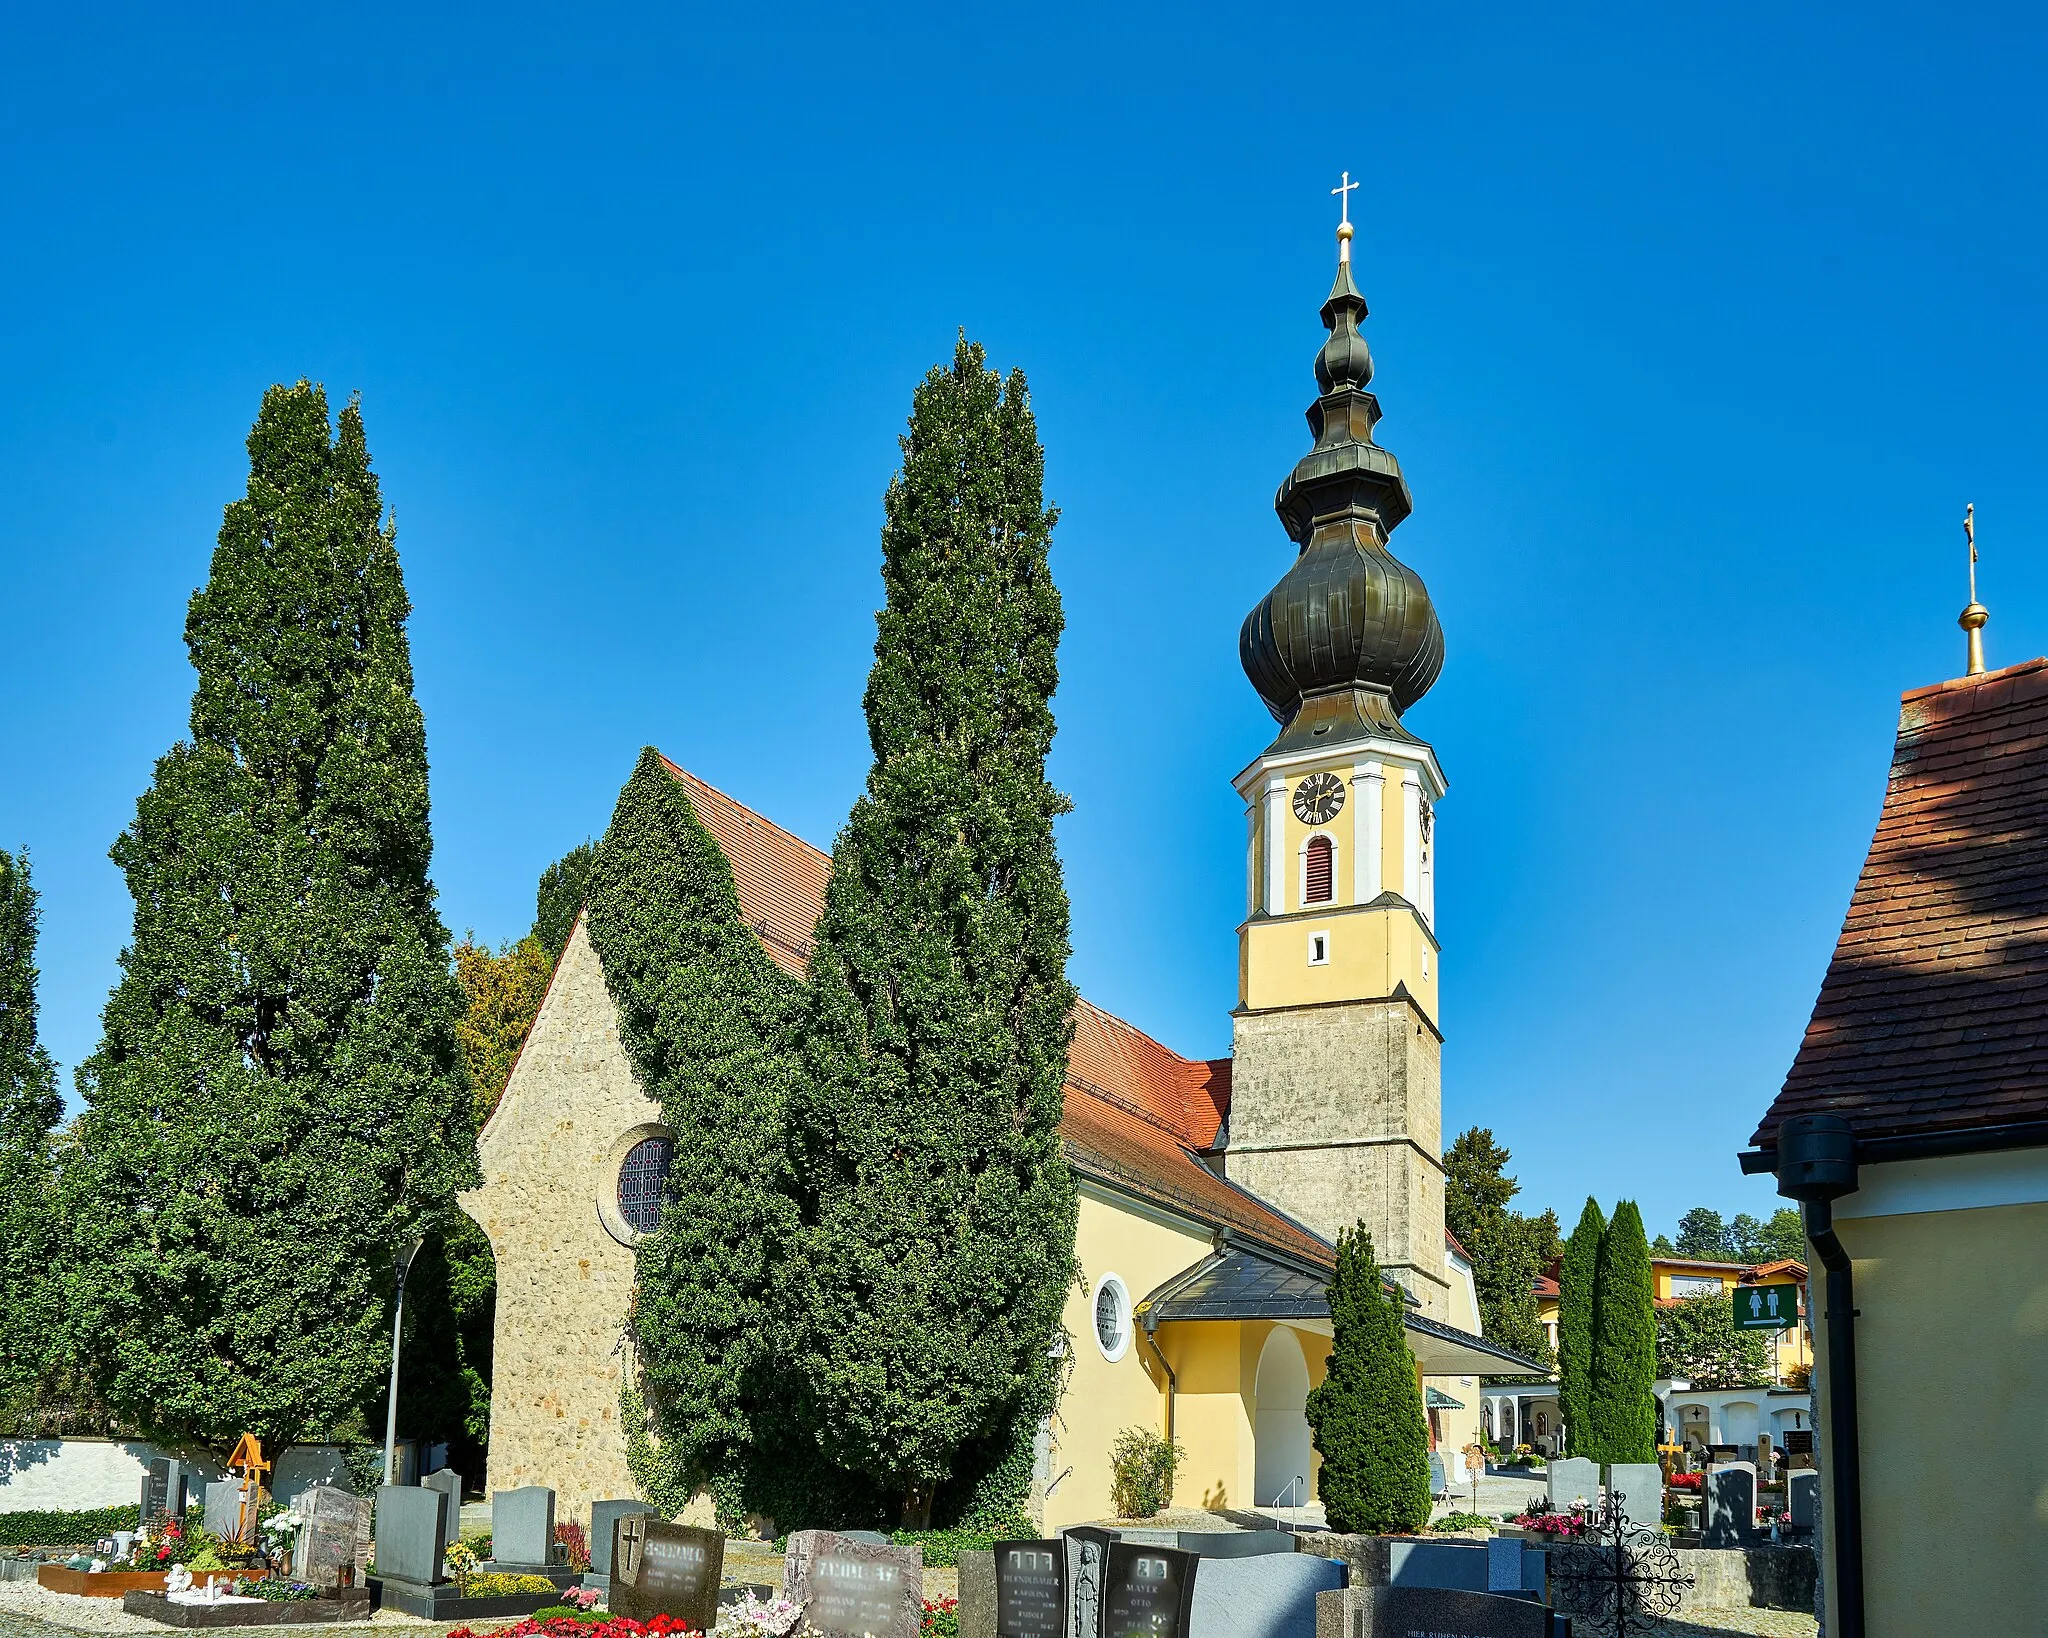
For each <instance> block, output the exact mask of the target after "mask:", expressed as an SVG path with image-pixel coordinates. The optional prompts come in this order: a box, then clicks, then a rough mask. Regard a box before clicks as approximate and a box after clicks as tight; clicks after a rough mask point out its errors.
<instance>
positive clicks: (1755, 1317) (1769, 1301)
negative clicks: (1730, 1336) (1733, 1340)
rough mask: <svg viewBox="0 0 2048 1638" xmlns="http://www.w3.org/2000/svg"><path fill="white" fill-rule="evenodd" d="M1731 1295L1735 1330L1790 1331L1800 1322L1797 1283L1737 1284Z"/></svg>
mask: <svg viewBox="0 0 2048 1638" xmlns="http://www.w3.org/2000/svg"><path fill="white" fill-rule="evenodd" d="M1734 1298H1735V1329H1736V1330H1738V1331H1789V1330H1790V1329H1791V1328H1792V1327H1793V1326H1795V1325H1797V1324H1798V1323H1799V1287H1798V1286H1797V1285H1793V1284H1786V1285H1738V1286H1737V1287H1736V1288H1735V1291H1734Z"/></svg>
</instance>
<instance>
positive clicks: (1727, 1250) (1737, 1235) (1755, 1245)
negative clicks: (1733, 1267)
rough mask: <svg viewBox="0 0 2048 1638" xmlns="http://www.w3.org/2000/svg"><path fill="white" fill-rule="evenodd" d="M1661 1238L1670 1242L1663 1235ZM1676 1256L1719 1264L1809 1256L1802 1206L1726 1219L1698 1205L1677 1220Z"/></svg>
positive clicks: (1660, 1239)
mask: <svg viewBox="0 0 2048 1638" xmlns="http://www.w3.org/2000/svg"><path fill="white" fill-rule="evenodd" d="M1658 1240H1659V1241H1660V1242H1663V1243H1664V1244H1666V1245H1668V1244H1669V1242H1668V1241H1665V1240H1664V1237H1663V1236H1662V1235H1659V1236H1658ZM1677 1255H1678V1256H1680V1257H1698V1258H1701V1259H1703V1260H1705V1261H1708V1262H1717V1263H1770V1262H1777V1261H1778V1260H1780V1259H1781V1258H1788V1257H1789V1258H1791V1259H1793V1260H1795V1261H1798V1262H1804V1261H1805V1259H1806V1230H1805V1227H1804V1226H1803V1225H1802V1224H1801V1223H1800V1221H1799V1208H1798V1207H1796V1206H1780V1207H1779V1208H1778V1209H1777V1210H1776V1211H1774V1212H1772V1213H1771V1215H1770V1217H1769V1218H1767V1219H1758V1218H1756V1217H1753V1216H1751V1215H1750V1214H1749V1213H1748V1212H1746V1211H1744V1212H1737V1213H1736V1214H1735V1216H1734V1217H1733V1218H1731V1219H1729V1220H1727V1221H1726V1222H1724V1221H1723V1220H1722V1218H1721V1214H1720V1213H1719V1212H1717V1211H1715V1210H1713V1209H1712V1208H1711V1207H1709V1206H1695V1207H1693V1208H1692V1210H1691V1211H1689V1212H1687V1213H1686V1214H1685V1215H1684V1216H1683V1217H1681V1218H1679V1220H1678V1244H1677Z"/></svg>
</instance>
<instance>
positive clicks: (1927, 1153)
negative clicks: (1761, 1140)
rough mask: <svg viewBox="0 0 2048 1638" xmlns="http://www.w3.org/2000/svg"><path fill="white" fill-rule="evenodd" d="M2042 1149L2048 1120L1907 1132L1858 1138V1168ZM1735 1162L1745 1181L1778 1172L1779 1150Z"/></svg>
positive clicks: (1747, 1154) (2047, 1140)
mask: <svg viewBox="0 0 2048 1638" xmlns="http://www.w3.org/2000/svg"><path fill="white" fill-rule="evenodd" d="M1813 1118H1815V1117H1812V1116H1805V1115H1794V1116H1791V1117H1789V1118H1788V1119H1787V1120H1786V1121H1785V1123H1784V1125H1785V1126H1789V1125H1791V1123H1792V1121H1794V1120H1810V1119H1813ZM1822 1118H1837V1117H1822ZM1783 1131H1784V1126H1781V1127H1780V1128H1779V1132H1780V1134H1781V1135H1780V1139H1779V1143H1780V1145H1782V1143H1783V1136H1782V1134H1783ZM2040 1148H2048V1120H2022V1121H2009V1122H2007V1123H2005V1124H2004V1125H2000V1126H1967V1127H1963V1128H1960V1129H1953V1128H1952V1129H1950V1130H1948V1131H1942V1132H1906V1133H1901V1134H1899V1135H1897V1136H1894V1137H1866V1138H1858V1139H1857V1140H1856V1154H1855V1160H1856V1164H1857V1165H1859V1166H1881V1165H1884V1164H1886V1163H1888V1162H1891V1161H1897V1160H1939V1159H1943V1158H1945V1157H1947V1156H1950V1155H1975V1154H1990V1153H1993V1152H1995V1151H1997V1150H2001V1149H2040ZM1735 1159H1736V1163H1737V1164H1738V1165H1740V1166H1741V1167H1742V1171H1743V1175H1744V1176H1746V1177H1756V1176H1758V1175H1760V1174H1761V1173H1764V1172H1775V1171H1777V1170H1778V1169H1779V1167H1778V1149H1777V1148H1776V1147H1772V1148H1762V1147H1759V1148H1755V1149H1745V1150H1743V1151H1742V1152H1741V1153H1740V1154H1738V1155H1737V1156H1736V1157H1735ZM1778 1192H1779V1193H1780V1194H1783V1193H1784V1192H1785V1191H1784V1190H1782V1189H1780V1190H1779V1191H1778Z"/></svg>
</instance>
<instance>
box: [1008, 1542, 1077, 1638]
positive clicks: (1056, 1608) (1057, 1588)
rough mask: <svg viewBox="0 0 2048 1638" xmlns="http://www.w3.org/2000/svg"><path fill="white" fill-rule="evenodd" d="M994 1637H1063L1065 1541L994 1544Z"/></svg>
mask: <svg viewBox="0 0 2048 1638" xmlns="http://www.w3.org/2000/svg"><path fill="white" fill-rule="evenodd" d="M995 1569H996V1638H1065V1634H1066V1630H1067V1544H1066V1543H1065V1542H1064V1541H999V1542H997V1543H996V1545H995Z"/></svg>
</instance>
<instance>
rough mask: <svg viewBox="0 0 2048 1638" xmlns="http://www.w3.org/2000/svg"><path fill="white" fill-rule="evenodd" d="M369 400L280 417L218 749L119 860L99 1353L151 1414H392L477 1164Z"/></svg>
mask: <svg viewBox="0 0 2048 1638" xmlns="http://www.w3.org/2000/svg"><path fill="white" fill-rule="evenodd" d="M383 511H384V507H383V500H382V497H381V495H380V494H379V491H378V485H377V480H376V478H375V476H374V475H373V474H372V472H371V469H370V455H369V449H368V446H367V444H366V442H365V440H364V436H363V421H362V415H361V412H360V410H359V408H358V406H357V405H356V404H355V403H353V402H352V403H350V404H349V405H348V407H347V408H346V409H344V410H343V411H342V413H341V417H340V428H339V432H338V434H337V433H336V432H334V431H333V430H332V429H331V427H330V423H329V418H328V406H327V399H326V395H325V393H324V392H322V391H321V390H320V389H319V388H318V387H314V386H311V385H309V384H307V383H306V382H304V381H301V382H299V383H298V384H297V385H296V386H291V387H283V386H279V387H273V388H271V389H270V390H269V391H268V392H266V393H265V394H264V397H263V405H262V409H261V412H260V413H259V414H258V416H257V419H256V424H255V427H254V429H253V430H252V431H251V433H250V435H249V485H248V492H247V494H246V495H245V497H244V498H242V499H241V500H238V501H236V502H235V503H234V504H232V505H231V506H229V507H228V508H227V513H226V517H225V519H224V521H223V523H222V525H221V531H220V540H219V546H218V548H217V549H216V550H215V552H214V555H213V565H212V570H211V573H210V575H209V578H208V580H207V583H206V585H205V586H204V587H203V588H202V589H201V590H200V591H198V592H197V593H195V594H194V596H193V598H192V601H191V604H190V608H189V611H188V613H187V617H186V622H185V641H186V646H187V648H188V649H189V650H190V653H191V658H192V664H193V667H194V669H195V670H196V671H197V673H198V684H197V687H196V688H195V690H194V693H193V697H192V712H191V729H190V738H189V739H186V740H183V741H181V742H179V743H178V744H176V745H174V746H173V747H172V748H171V749H170V750H169V751H168V752H167V753H165V755H164V756H163V757H162V758H160V759H159V761H158V762H157V765H156V777H155V781H154V783H153V784H152V785H151V786H150V788H149V789H148V790H147V791H145V792H144V793H143V795H142V798H141V800H140V801H139V802H138V804H137V807H136V815H135V821H134V823H133V824H132V825H130V826H129V828H128V830H127V832H126V833H125V834H124V835H123V836H122V837H121V838H120V840H119V841H117V842H116V843H115V844H114V848H113V858H114V861H115V863H117V864H118V865H119V866H120V867H121V869H122V871H123V872H124V873H125V874H126V876H127V878H128V887H129V891H130V893H131V894H132V895H133V897H134V900H135V925H134V934H133V937H132V939H131V941H130V943H129V945H128V947H127V949H125V950H124V951H123V952H122V954H121V979H120V983H119V985H118V986H117V987H116V989H115V990H114V993H113V995H112V997H111V998H110V999H109V1001H108V1003H107V1007H106V1011H105V1015H104V1023H105V1035H104V1037H103V1039H102V1041H101V1044H100V1047H99V1049H98V1051H97V1052H96V1053H95V1054H94V1055H93V1057H92V1058H91V1059H89V1060H88V1061H87V1063H86V1064H85V1065H84V1066H83V1067H82V1069H81V1070H80V1073H79V1089H80V1091H81V1093H82V1094H83V1096H84V1099H85V1110H84V1113H83V1114H82V1115H81V1116H80V1118H79V1121H78V1123H77V1128H76V1132H77V1139H78V1141H77V1143H76V1145H75V1146H74V1147H73V1148H72V1150H71V1151H70V1152H69V1155H68V1157H67V1160H66V1164H65V1167H64V1177H63V1191H64V1196H65V1200H66V1205H67V1210H68V1212H69V1214H70V1217H71V1225H72V1230H73V1232H74V1233H75V1234H76V1235H77V1236H78V1238H79V1242H80V1244H81V1246H83V1247H89V1248H90V1251H91V1263H90V1267H89V1270H88V1271H86V1272H85V1273H83V1274H81V1276H80V1277H79V1278H78V1279H77V1280H76V1281H75V1282H74V1289H75V1291H76V1293H77V1301H78V1303H79V1305H80V1308H81V1311H82V1313H83V1315H84V1321H83V1323H84V1327H85V1330H86V1334H87V1337H88V1340H89V1342H90V1344H91V1346H92V1349H93V1369H94V1375H95V1379H96V1380H97V1382H98V1383H99V1385H100V1387H101V1389H102V1391H103V1393H104V1395H105V1398H106V1400H107V1402H108V1405H109V1408H110V1409H111V1410H112V1411H113V1412H114V1414H115V1415H116V1416H118V1417H119V1418H120V1420H121V1421H122V1422H123V1423H125V1424H126V1425H127V1426H129V1427H131V1428H134V1429H135V1430H137V1431H139V1432H145V1433H150V1434H154V1435H158V1436H162V1437H167V1438H175V1439H181V1440H191V1441H195V1442H200V1443H211V1444H214V1445H216V1446H218V1445H220V1444H223V1443H225V1442H226V1441H229V1440H231V1439H233V1438H234V1437H235V1436H236V1435H237V1434H239V1433H240V1432H242V1431H243V1430H244V1429H247V1430H251V1431H253V1432H255V1433H257V1434H260V1435H262V1436H263V1437H264V1438H265V1439H266V1440H275V1441H291V1440H303V1439H313V1438H322V1437H327V1436H330V1435H336V1434H342V1435H346V1434H348V1433H350V1432H351V1431H353V1430H356V1429H358V1428H360V1425H361V1418H362V1415H363V1412H364V1408H365V1406H366V1404H368V1403H369V1402H370V1401H372V1400H373V1398H374V1396H375V1395H376V1394H377V1393H379V1392H380V1391H381V1388H382V1384H383V1381H384V1377H385V1372H386V1369H387V1366H388V1361H389V1352H390V1340H389V1325H390V1312H391V1306H390V1305H391V1290H392V1261H393V1256H394V1253H395V1251H396V1249H397V1247H398V1246H399V1245H400V1244H401V1243H402V1242H403V1241H404V1239H405V1238H407V1237H408V1236H409V1235H410V1234H411V1233H412V1232H414V1231H415V1230H416V1229H417V1228H418V1227H420V1226H421V1225H423V1224H431V1223H435V1222H438V1221H444V1220H446V1218H447V1217H448V1215H449V1214H450V1213H452V1211H453V1210H454V1207H453V1204H452V1202H453V1197H454V1194H455V1191H456V1190H457V1189H458V1188H461V1187H464V1186H466V1185H468V1184H470V1183H472V1182H474V1181H475V1179H476V1154H475V1144H474V1137H473V1133H472V1130H471V1125H470V1107H469V1092H468V1088H467V1085H466V1084H465V1079H464V1076H463V1073H462V1067H461V1064H460V1061H459V1059H458V1056H457V1050H456V1043H455V1025H456V1021H457V1020H458V1019H459V1018H460V1017H461V1016H462V1010H463V1003H462V992H461V990H460V988H459V987H458V986H457V984H456V981H455V978H454V975H453V974H452V973H451V972H450V970H449V959H448V932H447V929H446V928H445V927H443V926H442V925H441V919H440V916H439V915H438V914H437V913H436V911H435V908H434V889H433V886H432V884H431V882H430V881H429V880H428V874H427V871H428V863H429V859H430V856H431V853H432V841H431V836H430V832H429V827H428V802H427V749H426V733H425V728H424V724H423V722H422V719H421V716H420V708H419V706H418V704H417V703H416V702H415V700H414V698H413V689H412V660H411V655H410V651H409V648H408V644H407V641H406V635H405V622H406V618H407V615H408V614H409V612H410V607H409V604H408V602H407V598H406V593H405V584H404V579H403V577H402V575H401V574H400V571H399V564H398V550H397V541H396V534H395V531H394V529H393V528H392V527H391V525H390V524H388V523H387V522H385V521H384V516H383Z"/></svg>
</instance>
